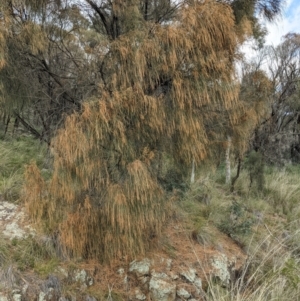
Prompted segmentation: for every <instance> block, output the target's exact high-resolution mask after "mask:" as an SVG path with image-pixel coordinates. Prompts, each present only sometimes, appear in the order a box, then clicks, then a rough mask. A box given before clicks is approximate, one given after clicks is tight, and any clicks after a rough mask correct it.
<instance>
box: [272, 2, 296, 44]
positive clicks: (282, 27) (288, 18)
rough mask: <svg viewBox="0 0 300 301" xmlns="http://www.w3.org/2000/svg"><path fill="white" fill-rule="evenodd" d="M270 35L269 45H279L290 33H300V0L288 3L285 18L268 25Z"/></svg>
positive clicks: (284, 13)
mask: <svg viewBox="0 0 300 301" xmlns="http://www.w3.org/2000/svg"><path fill="white" fill-rule="evenodd" d="M266 27H267V30H268V35H267V36H266V44H267V45H274V46H276V45H278V44H279V43H280V42H281V38H282V36H284V35H286V34H287V33H289V32H296V33H300V0H288V1H286V5H285V9H284V12H283V16H282V17H281V18H279V19H278V20H277V22H275V23H273V24H271V23H267V24H266Z"/></svg>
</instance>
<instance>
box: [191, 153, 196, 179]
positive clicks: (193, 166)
mask: <svg viewBox="0 0 300 301" xmlns="http://www.w3.org/2000/svg"><path fill="white" fill-rule="evenodd" d="M194 183H195V159H193V162H192V174H191V184H194Z"/></svg>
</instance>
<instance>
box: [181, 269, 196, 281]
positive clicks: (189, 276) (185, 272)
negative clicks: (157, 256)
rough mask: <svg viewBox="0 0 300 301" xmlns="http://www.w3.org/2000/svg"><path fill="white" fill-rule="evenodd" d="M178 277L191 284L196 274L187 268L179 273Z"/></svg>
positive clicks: (193, 270)
mask: <svg viewBox="0 0 300 301" xmlns="http://www.w3.org/2000/svg"><path fill="white" fill-rule="evenodd" d="M180 275H181V276H183V277H184V278H185V279H186V280H187V281H189V282H191V283H193V282H194V281H195V279H196V276H197V273H196V270H195V269H193V268H188V269H185V270H183V271H182V272H180Z"/></svg>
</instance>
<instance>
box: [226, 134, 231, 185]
mask: <svg viewBox="0 0 300 301" xmlns="http://www.w3.org/2000/svg"><path fill="white" fill-rule="evenodd" d="M230 147H231V137H230V136H227V148H226V154H225V163H226V184H229V183H230V179H231V168H230Z"/></svg>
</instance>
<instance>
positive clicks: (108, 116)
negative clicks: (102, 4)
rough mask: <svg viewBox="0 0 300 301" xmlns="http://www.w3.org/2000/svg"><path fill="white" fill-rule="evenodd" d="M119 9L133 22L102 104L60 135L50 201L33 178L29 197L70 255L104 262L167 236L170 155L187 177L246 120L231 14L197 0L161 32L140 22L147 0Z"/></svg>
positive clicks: (108, 66)
mask: <svg viewBox="0 0 300 301" xmlns="http://www.w3.org/2000/svg"><path fill="white" fill-rule="evenodd" d="M87 2H92V1H87ZM113 3H114V5H115V7H113V8H114V9H115V11H118V12H119V11H123V12H125V11H127V12H128V10H130V11H132V12H134V14H123V15H122V17H123V19H122V22H121V23H118V24H123V27H122V30H121V29H120V31H118V32H119V34H118V35H115V36H113V37H108V38H107V40H106V43H107V44H106V46H105V47H104V46H103V48H102V49H105V50H103V52H102V53H101V54H99V55H100V56H101V58H102V62H101V64H100V69H99V72H100V74H101V78H102V82H101V84H100V85H99V91H100V92H99V94H101V96H100V97H99V98H98V99H97V98H93V99H90V100H89V101H87V102H86V103H85V105H84V108H83V112H82V113H74V114H73V115H71V116H69V117H68V118H67V119H66V122H65V125H64V127H63V128H62V129H61V130H59V131H58V134H57V136H56V138H55V139H54V141H53V148H54V171H53V176H52V179H51V181H50V183H49V184H48V185H47V188H46V189H45V191H46V192H44V194H43V195H42V197H41V193H39V191H38V190H36V192H37V193H34V191H32V190H31V187H30V186H32V184H31V183H32V181H33V182H34V181H35V180H36V181H42V180H41V179H40V175H39V174H38V173H36V172H31V173H30V172H29V173H27V179H28V180H27V186H26V193H25V199H26V201H27V205H28V206H29V208H31V209H30V213H31V215H32V217H34V218H35V219H36V220H41V219H43V218H44V219H45V217H46V220H47V221H48V227H49V229H51V231H58V232H59V235H60V238H61V241H62V242H63V243H64V245H65V246H66V249H67V250H68V251H70V253H71V254H76V255H81V256H85V257H95V256H96V257H98V258H100V259H102V260H111V259H113V258H116V257H119V256H130V257H132V256H134V255H135V254H137V253H143V252H144V251H145V250H146V249H148V248H149V246H150V245H151V244H152V242H153V239H154V238H155V237H156V236H157V235H159V233H160V230H161V226H162V223H163V221H164V217H165V210H164V206H165V202H166V200H165V195H164V194H163V190H162V188H161V187H160V184H159V179H158V175H159V169H160V168H161V165H162V164H163V162H162V158H163V156H162V154H164V156H166V157H168V158H172V159H173V162H174V165H177V167H178V168H180V169H181V170H182V173H184V172H185V170H186V168H187V166H188V165H189V164H190V163H191V162H192V160H195V162H196V163H199V162H200V161H201V160H203V159H204V158H206V157H207V156H208V155H209V154H212V153H213V149H214V148H215V147H216V146H219V145H220V144H221V143H222V141H224V140H226V137H227V135H228V134H230V135H231V134H234V131H235V125H237V124H239V123H240V122H241V119H242V116H243V115H242V114H241V112H242V110H241V106H240V105H239V103H238V101H237V96H238V86H237V84H236V83H234V80H233V79H234V76H233V74H234V64H233V63H234V59H235V55H236V48H237V41H238V38H237V34H236V31H235V30H236V27H235V21H234V15H233V12H232V9H231V7H230V6H229V5H227V4H224V3H220V2H216V1H205V2H203V1H189V2H186V4H185V5H183V6H182V7H181V8H180V9H178V10H177V14H176V19H175V17H174V18H173V19H172V20H173V21H172V22H165V23H163V22H161V23H159V22H155V21H154V20H152V19H151V20H147V19H146V18H144V17H142V13H141V11H140V10H139V1H128V2H127V1H124V2H120V1H115V2H113ZM121 3H122V4H121ZM118 5H120V7H121V8H120V10H118ZM116 7H117V8H116ZM126 8H127V9H128V10H126ZM126 18H127V19H126ZM104 25H105V24H104ZM245 138H246V137H245ZM31 168H33V170H34V167H31ZM43 185H44V184H43Z"/></svg>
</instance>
